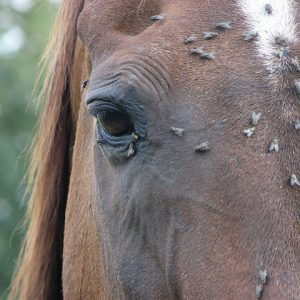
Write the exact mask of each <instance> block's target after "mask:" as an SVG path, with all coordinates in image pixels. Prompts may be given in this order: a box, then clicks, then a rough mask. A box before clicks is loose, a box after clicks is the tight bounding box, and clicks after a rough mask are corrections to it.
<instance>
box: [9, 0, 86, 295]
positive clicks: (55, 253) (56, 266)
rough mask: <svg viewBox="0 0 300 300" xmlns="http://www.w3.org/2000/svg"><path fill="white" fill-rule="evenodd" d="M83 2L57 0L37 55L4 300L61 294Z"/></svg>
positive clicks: (77, 99)
mask: <svg viewBox="0 0 300 300" xmlns="http://www.w3.org/2000/svg"><path fill="white" fill-rule="evenodd" d="M83 5H84V0H64V1H63V3H62V5H61V7H60V9H59V12H58V16H57V20H56V22H55V26H54V30H53V33H52V38H51V40H50V42H49V44H48V47H47V49H46V52H45V55H44V56H43V58H42V72H41V73H42V74H46V75H45V80H44V84H43V88H42V92H41V94H40V96H39V97H38V102H42V104H43V109H42V115H41V118H40V122H39V128H38V130H37V133H36V137H35V141H34V148H33V150H32V152H31V163H30V171H29V186H30V189H31V198H30V202H29V205H28V212H27V217H26V223H27V233H26V236H25V239H24V244H23V247H22V251H21V254H20V258H19V263H18V268H17V271H16V274H15V276H14V280H13V283H12V286H11V291H10V295H9V299H61V298H62V284H61V273H62V246H63V232H64V215H65V206H66V201H67V195H68V185H69V177H70V170H71V154H72V153H71V150H70V149H71V146H72V143H73V139H74V138H73V137H74V133H75V128H76V115H77V111H78V105H79V104H78V103H79V99H80V89H79V86H80V80H81V78H80V75H79V74H80V71H81V70H79V69H78V68H79V67H76V68H77V69H75V65H77V64H74V61H75V60H78V59H81V60H83V59H84V58H83V56H82V51H84V49H83V47H82V45H80V41H79V40H78V39H77V30H76V24H77V19H78V16H79V14H80V12H81V10H82V8H83ZM41 77H43V76H41ZM75 87H76V88H75Z"/></svg>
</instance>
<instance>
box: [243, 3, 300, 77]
mask: <svg viewBox="0 0 300 300" xmlns="http://www.w3.org/2000/svg"><path fill="white" fill-rule="evenodd" d="M238 3H239V6H240V8H241V10H242V12H243V14H244V15H245V18H246V22H247V25H248V26H249V28H248V30H249V32H255V33H256V34H257V38H256V44H257V50H258V54H259V56H260V57H262V58H263V62H264V63H265V65H266V67H267V70H269V72H270V73H275V74H276V69H278V68H281V67H284V66H283V64H285V63H286V60H285V57H288V56H289V48H290V47H291V46H293V45H295V44H296V43H297V41H298V40H297V34H296V32H297V23H296V15H297V10H296V5H295V1H294V0H239V1H238ZM293 59H296V60H297V58H293Z"/></svg>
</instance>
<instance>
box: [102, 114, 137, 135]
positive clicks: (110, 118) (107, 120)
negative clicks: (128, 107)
mask: <svg viewBox="0 0 300 300" xmlns="http://www.w3.org/2000/svg"><path fill="white" fill-rule="evenodd" d="M97 120H98V122H99V124H100V125H101V126H102V127H103V128H104V129H105V130H106V131H107V132H108V133H109V134H111V135H112V136H121V135H124V134H126V133H128V134H130V133H132V132H133V131H134V127H133V124H132V122H131V120H130V118H129V116H128V115H127V114H126V113H125V112H124V111H122V110H120V109H118V108H108V109H104V110H101V111H100V112H98V114H97Z"/></svg>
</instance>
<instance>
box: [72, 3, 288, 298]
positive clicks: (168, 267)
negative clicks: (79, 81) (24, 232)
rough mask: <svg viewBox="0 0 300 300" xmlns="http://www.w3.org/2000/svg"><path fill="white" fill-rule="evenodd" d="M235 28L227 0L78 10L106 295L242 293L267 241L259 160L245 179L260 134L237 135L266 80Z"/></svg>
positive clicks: (265, 97) (237, 22)
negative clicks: (87, 62) (87, 61)
mask: <svg viewBox="0 0 300 300" xmlns="http://www.w3.org/2000/svg"><path fill="white" fill-rule="evenodd" d="M225 2H226V3H225ZM228 18H229V19H228ZM227 21H231V22H232V23H229V22H227ZM244 30H245V28H244V25H243V21H242V17H241V16H240V12H239V10H238V9H237V7H236V6H235V5H234V4H233V3H231V2H230V1H213V2H212V1H204V2H201V1H186V0H178V1H158V0H151V1H150V0H149V1H142V2H141V1H134V0H132V1H129V0H126V1H122V2H120V1H99V0H97V1H96V0H95V1H92V2H91V3H90V4H88V5H87V6H86V7H85V8H84V10H83V12H82V13H81V16H80V19H79V25H78V31H79V35H80V37H81V39H82V40H83V42H84V44H85V45H86V47H87V49H88V51H89V54H90V58H91V65H92V72H91V77H90V80H89V86H88V90H87V94H86V105H87V109H88V111H89V113H90V114H91V116H92V117H94V125H93V131H94V136H93V140H92V141H91V143H93V144H94V148H93V154H94V158H93V161H94V162H93V165H94V171H95V173H94V176H95V179H96V190H97V197H96V200H95V201H94V204H93V205H94V211H95V215H96V220H97V224H98V229H99V233H100V236H101V240H102V244H103V245H104V246H103V247H104V251H103V252H104V253H102V255H103V257H104V262H105V263H104V264H105V271H106V274H107V277H108V278H109V282H110V293H111V294H112V295H113V296H112V298H114V299H116V298H118V297H119V298H122V297H128V298H138V299H167V298H170V299H171V298H172V299H173V298H181V297H183V298H190V299H202V298H211V299H213V298H222V297H223V298H224V297H225V298H226V297H229V298H232V297H237V298H242V297H244V298H245V297H248V298H250V297H252V295H253V294H254V293H255V292H254V289H255V288H254V287H255V284H256V275H257V274H259V270H260V268H263V267H264V264H265V262H264V261H263V259H262V258H265V256H264V255H265V254H264V253H263V252H264V251H263V250H262V249H263V248H264V249H266V248H268V247H269V246H270V244H268V242H267V241H266V240H265V236H266V235H267V232H268V229H267V227H266V228H265V229H263V230H261V231H260V229H261V228H262V227H263V225H264V221H263V219H264V218H265V217H266V216H267V215H268V213H265V214H264V215H262V214H261V213H260V207H259V206H260V205H261V204H262V201H263V199H264V197H263V195H267V194H268V195H274V188H271V179H270V174H269V172H265V173H263V172H260V173H259V174H261V175H262V177H261V178H257V171H258V170H263V169H264V168H265V163H266V160H265V157H266V155H267V154H262V153H261V152H259V150H258V148H263V147H264V146H263V145H264V143H265V142H264V140H263V136H260V137H259V136H258V137H257V139H256V140H255V143H252V144H249V142H248V141H249V140H248V137H247V132H248V131H246V130H250V131H251V130H252V129H251V128H252V127H253V126H252V125H251V124H249V122H251V113H252V112H253V111H254V110H255V109H256V108H259V109H263V108H264V107H263V106H260V105H259V104H261V103H263V102H264V101H269V100H270V87H269V86H268V84H267V83H266V82H264V81H263V80H261V78H263V76H264V72H265V70H264V69H262V68H260V67H259V61H258V60H257V59H256V58H255V57H254V55H253V53H252V52H253V46H251V45H250V44H249V43H248V42H245V41H244V40H243V39H242V38H241V37H242V35H243V33H244ZM204 32H206V33H204ZM207 32H208V33H207ZM193 34H194V35H195V36H193ZM187 38H188V39H187ZM259 91H260V92H259ZM266 110H267V109H266ZM266 110H265V112H266ZM92 117H91V118H92ZM264 122H267V121H261V124H262V126H263V125H266V124H267V123H264ZM250 125H251V126H250ZM249 127H250V128H249ZM243 130H245V131H244V134H243ZM250 131H249V132H250ZM266 131H268V129H266ZM265 134H266V135H267V134H268V132H267V133H265ZM250 136H251V134H249V137H250ZM241 145H242V147H241ZM262 155H263V156H264V157H263V158H262V157H261V156H262ZM258 157H260V159H258ZM253 162H255V164H253ZM270 168H271V169H272V168H273V165H272V166H271V167H270ZM262 181H264V182H265V185H262V184H261V183H262ZM268 183H270V184H268ZM276 193H277V195H274V197H273V199H274V203H275V202H276V199H280V198H281V197H282V191H279V190H278V191H277V192H276ZM257 216H259V218H258V219H259V220H260V221H261V222H257ZM274 223H275V221H274ZM257 224H258V225H257ZM256 240H258V241H259V242H257V241H256ZM253 248H257V249H258V248H260V250H261V251H262V252H261V253H260V254H259V255H257V254H258V252H259V251H258V252H255V253H254V252H253ZM245 257H246V258H247V259H245ZM261 259H262V261H263V262H261V261H260V260H261ZM270 295H271V294H270Z"/></svg>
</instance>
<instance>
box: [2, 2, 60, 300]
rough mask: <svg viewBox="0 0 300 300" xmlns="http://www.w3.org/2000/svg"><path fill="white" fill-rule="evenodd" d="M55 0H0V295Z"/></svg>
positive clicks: (15, 236)
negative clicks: (34, 92)
mask: <svg viewBox="0 0 300 300" xmlns="http://www.w3.org/2000/svg"><path fill="white" fill-rule="evenodd" d="M58 2H59V0H51V1H50V0H39V1H35V0H0V299H6V295H7V288H8V286H9V284H10V280H11V276H12V273H13V270H14V267H15V263H16V257H17V254H18V251H19V247H20V241H21V240H22V235H23V230H22V226H21V225H22V220H23V218H24V213H25V207H26V202H27V199H28V196H26V195H25V184H24V182H23V177H24V174H25V171H26V166H27V164H28V161H27V156H26V151H27V147H28V145H29V144H30V139H31V138H32V136H33V132H34V129H33V128H34V125H35V122H36V118H37V114H38V112H37V111H36V107H35V105H33V101H32V96H31V94H32V90H33V85H34V81H35V76H36V73H37V70H38V62H39V59H40V57H41V53H42V51H43V49H44V47H45V45H46V42H47V39H48V37H49V33H50V31H51V26H52V24H53V21H54V18H55V13H56V10H57V6H58Z"/></svg>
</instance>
